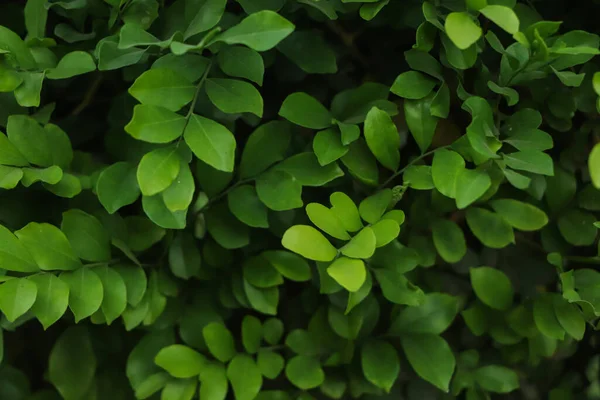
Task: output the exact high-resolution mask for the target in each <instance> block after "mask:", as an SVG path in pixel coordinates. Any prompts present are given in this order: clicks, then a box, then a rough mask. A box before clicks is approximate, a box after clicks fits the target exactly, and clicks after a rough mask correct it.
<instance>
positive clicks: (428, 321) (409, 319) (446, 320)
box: [389, 293, 459, 336]
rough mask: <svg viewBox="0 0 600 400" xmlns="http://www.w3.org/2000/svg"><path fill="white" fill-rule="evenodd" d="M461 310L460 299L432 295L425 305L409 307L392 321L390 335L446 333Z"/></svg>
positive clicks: (428, 297) (426, 299)
mask: <svg viewBox="0 0 600 400" xmlns="http://www.w3.org/2000/svg"><path fill="white" fill-rule="evenodd" d="M458 310H459V304H458V298H456V297H454V296H450V295H447V294H444V293H430V294H427V295H426V296H425V301H424V302H423V304H421V305H419V306H416V307H407V308H405V309H404V310H402V311H401V312H400V313H399V314H398V316H397V317H396V318H395V319H394V320H393V321H392V324H391V326H390V330H389V334H390V335H393V336H403V335H404V334H406V333H414V334H424V333H425V334H429V333H430V334H434V335H439V334H441V333H442V332H444V331H445V330H446V329H448V327H449V326H450V324H452V321H453V320H454V318H455V317H456V314H457V313H458Z"/></svg>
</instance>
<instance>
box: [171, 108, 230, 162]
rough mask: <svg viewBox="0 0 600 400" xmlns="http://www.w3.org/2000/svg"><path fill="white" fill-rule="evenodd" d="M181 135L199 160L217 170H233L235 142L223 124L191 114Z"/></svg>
mask: <svg viewBox="0 0 600 400" xmlns="http://www.w3.org/2000/svg"><path fill="white" fill-rule="evenodd" d="M183 135H184V138H185V142H186V143H187V145H188V146H189V147H190V149H191V150H192V151H193V152H194V154H195V155H196V157H198V158H199V159H200V160H202V161H204V162H205V163H207V164H208V165H210V166H211V167H213V168H215V169H217V170H219V171H225V172H232V171H233V164H234V159H235V147H236V142H235V137H234V136H233V134H232V133H231V132H230V131H229V129H227V128H226V127H225V126H223V125H221V124H219V123H217V122H215V121H213V120H210V119H208V118H204V117H201V116H199V115H196V114H192V116H191V117H190V119H189V122H188V125H187V127H186V128H185V132H184V134H183Z"/></svg>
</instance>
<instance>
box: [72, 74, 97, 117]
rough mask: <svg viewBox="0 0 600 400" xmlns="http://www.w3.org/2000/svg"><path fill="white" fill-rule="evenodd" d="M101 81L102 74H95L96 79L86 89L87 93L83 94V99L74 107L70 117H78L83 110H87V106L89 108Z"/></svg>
mask: <svg viewBox="0 0 600 400" xmlns="http://www.w3.org/2000/svg"><path fill="white" fill-rule="evenodd" d="M102 79H103V78H102V74H100V73H99V74H96V77H95V78H94V80H93V81H92V84H91V85H90V87H89V88H88V90H87V92H85V96H84V97H83V100H82V102H81V103H79V105H78V106H77V107H75V109H74V110H73V111H72V112H71V116H76V115H79V114H80V113H81V112H82V111H83V110H85V109H86V108H87V106H89V105H90V104H91V103H92V101H93V100H94V96H95V95H96V92H97V91H98V89H99V88H100V84H101V83H102Z"/></svg>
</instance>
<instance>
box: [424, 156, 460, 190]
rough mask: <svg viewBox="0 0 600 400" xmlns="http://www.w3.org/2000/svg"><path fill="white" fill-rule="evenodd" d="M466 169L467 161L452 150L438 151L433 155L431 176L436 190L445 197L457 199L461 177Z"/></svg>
mask: <svg viewBox="0 0 600 400" xmlns="http://www.w3.org/2000/svg"><path fill="white" fill-rule="evenodd" d="M464 169H465V160H464V159H463V158H462V157H461V156H460V155H459V154H458V153H456V152H454V151H451V150H446V149H442V150H437V151H436V152H435V153H434V155H433V163H432V164H431V176H432V178H433V183H434V185H435V188H436V189H437V190H438V191H439V192H440V193H441V194H443V195H444V196H447V197H450V198H455V197H456V196H457V193H458V190H457V187H458V180H459V176H460V175H461V174H462V173H463V171H464Z"/></svg>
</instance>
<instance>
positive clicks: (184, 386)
mask: <svg viewBox="0 0 600 400" xmlns="http://www.w3.org/2000/svg"><path fill="white" fill-rule="evenodd" d="M197 386H198V382H197V380H196V379H185V380H184V379H177V380H172V381H170V382H169V383H167V384H166V386H165V387H164V389H163V390H162V393H161V398H162V399H165V400H171V399H172V400H192V398H193V397H194V395H195V394H196V389H197Z"/></svg>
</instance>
